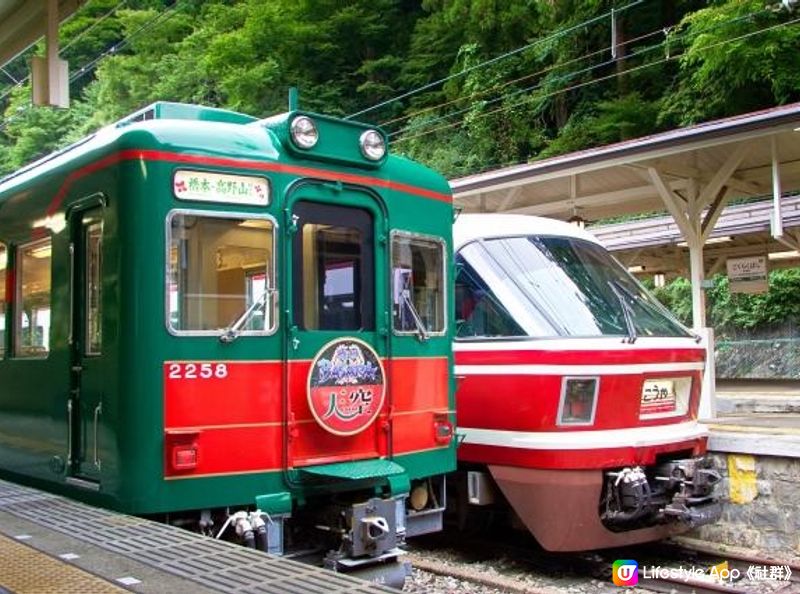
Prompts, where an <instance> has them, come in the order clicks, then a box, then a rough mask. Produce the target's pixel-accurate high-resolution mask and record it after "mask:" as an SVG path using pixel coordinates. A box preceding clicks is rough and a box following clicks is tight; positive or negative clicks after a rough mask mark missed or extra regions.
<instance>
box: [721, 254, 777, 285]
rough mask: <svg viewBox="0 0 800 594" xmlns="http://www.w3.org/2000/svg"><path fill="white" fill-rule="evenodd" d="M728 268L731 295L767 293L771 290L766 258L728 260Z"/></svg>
mask: <svg viewBox="0 0 800 594" xmlns="http://www.w3.org/2000/svg"><path fill="white" fill-rule="evenodd" d="M727 267H728V280H729V281H730V292H731V293H766V292H767V290H768V289H769V280H768V278H767V257H766V256H748V257H746V258H728V262H727Z"/></svg>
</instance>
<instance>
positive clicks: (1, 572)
mask: <svg viewBox="0 0 800 594" xmlns="http://www.w3.org/2000/svg"><path fill="white" fill-rule="evenodd" d="M131 591H132V592H142V593H148V594H149V593H152V594H168V593H170V594H184V593H185V594H189V593H192V594H209V593H212V592H264V593H274V594H279V593H280V594H293V593H296V594H301V593H303V594H305V593H309V594H315V593H319V594H323V593H345V592H348V593H350V592H353V593H362V594H368V593H375V592H383V593H394V594H397V592H398V590H394V589H392V588H388V587H385V586H381V585H379V584H374V583H371V582H365V581H363V580H360V579H357V578H354V577H350V576H347V575H344V574H339V573H334V572H332V571H328V570H325V569H322V568H319V567H313V566H310V565H306V564H303V563H298V562H296V561H292V560H289V559H285V558H281V557H276V556H273V555H267V554H266V553H263V552H261V551H255V550H252V549H247V548H245V547H242V546H238V545H235V544H232V543H228V542H224V541H220V540H214V539H212V538H208V537H204V536H201V535H199V534H195V533H192V532H189V531H187V530H183V529H180V528H176V527H174V526H169V525H166V524H160V523H157V522H153V521H150V520H146V519H142V518H137V517H132V516H126V515H123V514H119V513H115V512H111V511H108V510H104V509H99V508H95V507H91V506H88V505H84V504H82V503H78V502H75V501H72V500H69V499H66V498H64V497H60V496H57V495H53V494H50V493H45V492H42V491H38V490H36V489H31V488H28V487H22V486H19V485H16V484H13V483H9V482H6V481H2V480H0V594H50V593H54V594H55V593H58V594H72V593H75V594H94V593H102V594H105V593H110V594H113V593H117V592H119V593H124V592H131Z"/></svg>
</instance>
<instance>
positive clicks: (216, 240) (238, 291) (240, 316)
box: [167, 212, 277, 335]
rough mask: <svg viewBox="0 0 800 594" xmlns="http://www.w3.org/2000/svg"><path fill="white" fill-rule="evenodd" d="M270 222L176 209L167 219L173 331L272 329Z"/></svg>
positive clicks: (260, 331) (169, 311)
mask: <svg viewBox="0 0 800 594" xmlns="http://www.w3.org/2000/svg"><path fill="white" fill-rule="evenodd" d="M274 251H275V248H274V225H273V223H272V221H271V220H269V219H265V218H257V217H247V216H240V217H236V216H231V217H228V216H223V215H214V216H206V215H198V214H185V213H180V212H177V213H175V214H173V216H172V218H171V220H170V236H169V262H168V268H169V271H168V287H167V290H168V297H167V299H168V307H167V315H168V322H167V323H168V325H169V327H170V328H171V329H172V330H173V331H175V332H177V333H181V334H182V333H191V334H210V335H218V334H220V333H221V332H223V331H226V330H227V331H229V330H231V329H233V328H234V327H235V329H236V331H237V333H241V334H251V333H252V334H264V333H267V332H271V331H272V330H273V329H274V328H275V321H276V316H275V311H276V309H275V308H276V303H277V299H276V298H275V291H274V288H275V266H274Z"/></svg>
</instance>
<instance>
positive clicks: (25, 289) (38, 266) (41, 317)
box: [14, 239, 52, 357]
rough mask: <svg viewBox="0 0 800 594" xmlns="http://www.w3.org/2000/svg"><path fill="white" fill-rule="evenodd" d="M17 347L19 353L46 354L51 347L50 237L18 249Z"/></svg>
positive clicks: (30, 355)
mask: <svg viewBox="0 0 800 594" xmlns="http://www.w3.org/2000/svg"><path fill="white" fill-rule="evenodd" d="M16 261H17V295H18V296H19V298H18V300H17V303H18V304H19V307H18V309H17V312H16V317H15V320H16V323H15V337H16V340H15V342H14V344H15V349H14V354H15V355H16V356H17V357H46V356H47V354H48V352H49V350H50V297H51V295H50V271H51V263H52V244H51V240H50V239H45V240H43V241H37V242H35V243H30V244H27V245H23V246H20V247H19V248H18V249H17V260H16Z"/></svg>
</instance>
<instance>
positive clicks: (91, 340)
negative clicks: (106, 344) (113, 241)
mask: <svg viewBox="0 0 800 594" xmlns="http://www.w3.org/2000/svg"><path fill="white" fill-rule="evenodd" d="M84 225H85V235H84V237H85V241H86V246H85V250H86V252H85V253H86V288H85V295H86V336H85V340H84V345H85V346H84V351H85V354H87V355H99V354H100V350H101V347H102V325H101V320H102V317H103V311H102V307H103V296H102V292H101V291H102V269H103V260H102V247H103V243H102V242H103V223H102V222H101V221H96V220H95V221H85V222H84Z"/></svg>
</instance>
